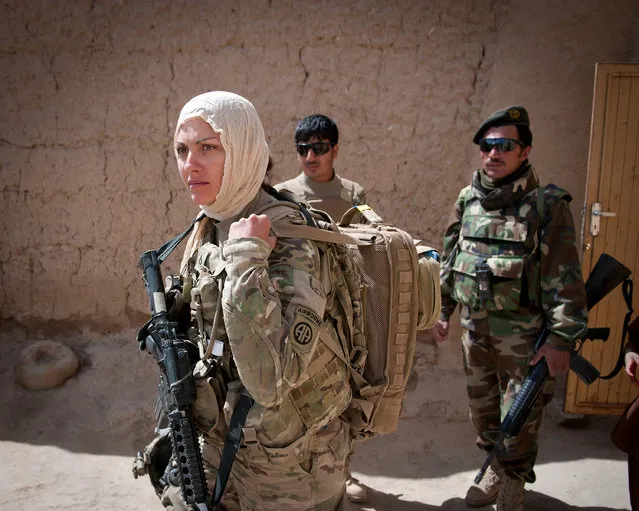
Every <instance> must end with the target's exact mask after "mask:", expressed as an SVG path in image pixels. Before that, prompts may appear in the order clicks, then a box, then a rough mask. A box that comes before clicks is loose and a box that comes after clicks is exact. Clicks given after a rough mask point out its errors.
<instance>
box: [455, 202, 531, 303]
mask: <svg viewBox="0 0 639 511" xmlns="http://www.w3.org/2000/svg"><path fill="white" fill-rule="evenodd" d="M527 237H528V224H527V223H526V222H525V221H523V220H521V219H519V218H516V217H514V216H489V215H469V214H465V215H464V218H463V220H462V229H461V232H460V239H459V242H458V250H457V254H456V256H455V262H454V264H453V272H454V281H455V286H454V290H455V291H454V292H455V300H456V301H458V302H459V303H461V304H463V305H466V306H468V307H470V308H471V309H472V310H488V311H516V310H517V309H518V308H519V307H520V305H521V295H522V286H523V285H524V283H523V275H524V266H525V261H526V260H527V257H528V254H527V252H528V250H527V248H526V239H527Z"/></svg>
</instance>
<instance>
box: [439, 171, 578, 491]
mask: <svg viewBox="0 0 639 511" xmlns="http://www.w3.org/2000/svg"><path fill="white" fill-rule="evenodd" d="M480 172H481V171H479V170H478V171H476V172H475V173H474V175H473V181H472V184H471V186H468V187H466V188H464V189H463V190H462V191H461V192H460V194H459V197H458V199H457V201H456V203H455V206H454V208H453V211H452V214H451V218H450V221H449V225H448V227H447V229H446V234H445V238H444V253H443V263H442V268H441V275H440V277H441V291H442V313H441V319H442V320H444V321H448V320H449V318H450V316H451V314H452V313H453V311H454V310H455V308H456V307H457V305H458V304H459V305H461V311H460V316H461V324H462V327H463V329H464V331H463V336H462V345H463V352H464V365H465V371H466V376H467V390H468V396H469V411H470V416H471V420H472V422H473V424H474V426H475V428H476V430H477V433H478V445H479V446H480V447H482V448H484V449H487V450H489V449H491V448H492V445H493V442H492V441H491V438H490V434H486V432H490V431H496V430H498V429H499V425H500V418H501V417H503V415H504V414H505V413H506V412H507V410H508V407H509V406H510V404H511V403H512V400H513V397H514V395H515V393H516V392H517V391H518V390H519V388H520V386H521V383H522V381H523V379H524V378H525V376H526V373H527V371H528V367H529V362H530V360H531V359H532V356H533V354H534V353H533V350H534V338H535V334H536V333H537V332H538V331H539V330H540V328H541V326H542V323H543V321H544V320H545V321H547V322H548V325H549V328H550V332H551V333H550V336H549V338H548V341H547V342H548V343H549V344H550V345H551V346H553V347H555V348H557V349H560V350H568V349H571V348H572V347H573V344H574V342H575V339H577V338H578V337H580V336H581V335H582V334H583V333H584V332H585V330H586V322H587V309H586V295H585V287H584V283H583V279H582V275H581V268H580V264H579V256H578V251H577V246H576V234H575V228H574V223H573V218H572V215H571V213H570V209H569V206H568V202H569V201H570V200H571V197H570V196H569V195H568V193H567V192H566V191H565V190H562V189H561V188H558V187H556V186H554V185H548V186H547V187H545V189H544V191H543V194H542V195H541V196H540V195H539V191H540V190H541V188H540V187H539V181H538V179H537V176H536V173H535V171H534V169H533V167H532V166H531V165H530V164H529V163H528V162H527V161H526V162H525V163H524V164H523V165H522V167H520V169H519V170H517V171H515V173H514V174H513V179H511V180H508V184H503V185H501V186H499V187H497V188H496V189H492V190H489V189H486V188H484V187H483V186H482V183H481V177H480ZM478 269H479V270H480V274H481V273H482V272H483V273H484V275H487V279H488V283H489V285H490V290H489V293H488V294H485V293H484V294H483V295H482V293H481V292H480V290H479V286H478V280H477V278H478V273H477V270H478ZM480 280H481V277H480ZM500 396H501V398H503V405H504V406H503V407H502V409H500ZM550 397H552V380H549V384H548V385H547V388H545V389H544V393H543V394H542V395H541V396H540V398H539V399H538V402H537V403H536V405H535V408H534V410H533V413H532V414H531V415H530V418H529V420H528V422H527V423H526V424H525V425H524V427H523V428H522V431H521V433H520V434H519V435H518V436H517V437H515V438H513V439H510V440H507V441H506V442H505V445H504V447H503V449H500V451H498V453H497V458H498V460H499V462H500V464H501V465H502V466H503V467H504V469H505V472H506V474H507V475H509V476H510V477H512V478H515V479H521V480H523V481H526V482H534V480H535V474H534V471H533V466H534V463H535V459H536V456H537V440H536V438H537V432H538V430H539V426H540V424H541V410H542V408H543V406H544V405H545V404H546V403H547V402H548V401H549V398H550Z"/></svg>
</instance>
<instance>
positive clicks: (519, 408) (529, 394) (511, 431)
mask: <svg viewBox="0 0 639 511" xmlns="http://www.w3.org/2000/svg"><path fill="white" fill-rule="evenodd" d="M547 378H548V363H547V362H546V360H545V359H542V360H540V361H539V362H537V364H536V365H535V366H534V367H533V368H532V371H530V373H528V376H526V379H525V380H524V383H523V384H522V386H521V389H520V390H519V392H517V396H515V401H514V402H513V404H512V405H511V407H510V409H509V410H508V413H507V414H506V417H504V420H503V421H502V422H501V426H500V428H499V431H500V432H501V433H503V434H504V435H505V436H506V437H507V438H512V437H514V436H517V435H518V434H519V432H520V431H521V427H522V426H523V425H524V423H525V422H526V420H527V419H528V415H529V414H530V410H531V409H532V407H533V405H534V404H535V401H536V400H537V396H538V395H539V392H541V389H542V388H543V386H544V383H545V381H546V379H547Z"/></svg>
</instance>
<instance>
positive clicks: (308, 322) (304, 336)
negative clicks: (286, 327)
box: [289, 307, 322, 348]
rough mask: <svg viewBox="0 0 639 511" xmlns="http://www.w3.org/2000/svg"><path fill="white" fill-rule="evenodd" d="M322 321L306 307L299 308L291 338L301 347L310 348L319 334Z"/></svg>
mask: <svg viewBox="0 0 639 511" xmlns="http://www.w3.org/2000/svg"><path fill="white" fill-rule="evenodd" d="M321 324H322V319H321V318H320V317H319V316H318V315H317V314H315V313H314V312H313V311H312V310H310V309H308V308H306V307H298V308H297V310H296V311H295V319H294V320H293V324H292V325H291V331H290V335H289V338H290V339H291V340H292V341H293V342H294V343H295V344H296V345H297V346H299V347H306V346H308V347H309V348H310V347H311V346H312V344H313V343H312V341H314V340H315V338H316V337H317V334H318V333H319V329H320V325H321Z"/></svg>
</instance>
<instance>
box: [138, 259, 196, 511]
mask: <svg viewBox="0 0 639 511" xmlns="http://www.w3.org/2000/svg"><path fill="white" fill-rule="evenodd" d="M162 255H163V254H161V255H160V256H158V251H156V250H149V251H147V252H145V253H144V254H142V256H141V257H140V266H141V267H142V269H143V271H144V282H145V286H146V289H147V293H148V295H149V303H150V308H151V319H150V320H149V321H148V322H147V323H146V325H144V327H143V328H142V329H141V330H140V332H139V333H138V341H139V342H140V349H141V350H144V349H146V350H147V351H148V352H149V353H151V354H152V355H153V356H154V357H155V360H156V361H157V363H158V366H159V367H160V384H159V399H160V402H161V406H162V408H163V411H164V413H166V416H167V419H168V423H169V427H170V431H171V434H170V436H171V443H172V446H173V453H174V454H175V460H176V462H177V467H178V470H177V471H173V473H172V476H174V477H176V478H177V479H178V480H179V484H180V487H181V489H182V497H183V499H184V501H185V502H186V503H187V504H188V505H189V506H190V507H191V509H193V510H194V511H207V510H208V509H209V508H208V507H207V501H208V488H207V485H206V477H205V475H204V466H203V463H202V453H201V452H200V447H199V443H198V437H197V432H196V429H195V424H194V421H193V416H192V415H193V413H192V410H191V405H192V404H193V403H194V401H195V383H194V381H193V375H192V369H191V362H190V356H189V349H188V345H187V343H186V342H185V339H184V338H182V337H180V335H179V334H178V323H177V322H175V321H171V318H170V316H169V313H168V311H167V306H166V295H165V293H164V287H163V285H162V273H161V271H160V263H161V262H162Z"/></svg>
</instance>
